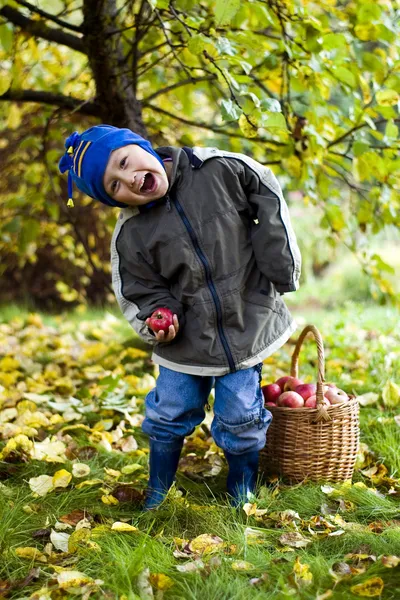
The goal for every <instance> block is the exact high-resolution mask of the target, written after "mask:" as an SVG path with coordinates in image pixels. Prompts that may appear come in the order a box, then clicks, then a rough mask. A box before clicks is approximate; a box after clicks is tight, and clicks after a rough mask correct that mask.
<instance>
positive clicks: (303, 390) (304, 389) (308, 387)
mask: <svg viewBox="0 0 400 600" xmlns="http://www.w3.org/2000/svg"><path fill="white" fill-rule="evenodd" d="M294 391H295V392H296V393H297V394H300V396H301V397H302V398H303V399H304V400H308V398H309V397H310V396H314V395H315V394H316V393H317V386H316V385H315V383H301V384H300V385H298V386H297V387H296V388H295V390H294Z"/></svg>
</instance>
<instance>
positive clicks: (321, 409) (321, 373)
mask: <svg viewBox="0 0 400 600" xmlns="http://www.w3.org/2000/svg"><path fill="white" fill-rule="evenodd" d="M309 333H312V335H313V336H314V338H315V341H316V344H317V353H318V378H317V393H316V396H317V403H316V406H317V409H318V415H317V421H320V420H321V419H323V420H324V421H330V420H331V417H330V415H328V411H327V410H326V408H325V406H324V404H323V400H324V388H323V385H324V382H325V353H324V343H323V341H322V336H321V334H320V332H319V331H318V329H317V328H316V327H315V325H306V326H305V327H304V329H303V331H302V332H301V334H300V336H299V339H298V340H297V342H296V346H295V348H294V352H293V355H292V362H291V366H290V375H291V376H292V377H298V374H299V364H298V359H299V354H300V350H301V346H302V344H303V342H304V340H305V338H306V337H307V335H308V334H309Z"/></svg>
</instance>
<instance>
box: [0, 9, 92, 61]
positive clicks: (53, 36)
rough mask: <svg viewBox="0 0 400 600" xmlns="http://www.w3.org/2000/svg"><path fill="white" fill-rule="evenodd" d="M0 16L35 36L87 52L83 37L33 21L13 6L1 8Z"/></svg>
mask: <svg viewBox="0 0 400 600" xmlns="http://www.w3.org/2000/svg"><path fill="white" fill-rule="evenodd" d="M0 16H1V17H4V18H5V19H7V21H10V23H13V25H17V26H18V27H21V29H22V30H23V31H27V32H28V33H31V34H32V35H33V36H37V37H40V38H43V39H44V40H48V41H49V42H56V43H57V44H62V45H63V46H68V48H72V50H76V51H77V52H82V53H83V54H85V49H84V46H83V41H82V38H80V37H78V36H76V35H72V34H70V33H65V31H62V30H61V29H55V28H53V27H48V26H47V25H45V24H44V23H43V22H42V21H32V19H28V17H24V15H21V13H20V12H19V11H18V10H15V8H12V7H11V6H4V7H3V8H0Z"/></svg>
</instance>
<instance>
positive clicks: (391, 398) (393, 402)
mask: <svg viewBox="0 0 400 600" xmlns="http://www.w3.org/2000/svg"><path fill="white" fill-rule="evenodd" d="M382 398H383V404H384V405H385V406H387V408H395V407H396V406H399V404H400V387H399V386H398V385H397V383H395V382H394V381H392V380H391V379H388V381H387V382H386V383H385V385H384V387H383V390H382Z"/></svg>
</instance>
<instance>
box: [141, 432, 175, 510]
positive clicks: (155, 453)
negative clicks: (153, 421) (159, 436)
mask: <svg viewBox="0 0 400 600" xmlns="http://www.w3.org/2000/svg"><path fill="white" fill-rule="evenodd" d="M182 445H183V438H182V439H181V440H178V441H175V442H157V441H155V440H150V478H149V482H148V487H147V494H146V502H145V504H144V510H151V509H153V508H157V507H158V506H159V505H160V504H161V503H162V501H163V500H164V498H165V496H166V495H167V492H168V490H169V488H170V487H171V485H172V484H173V482H174V479H175V473H176V470H177V468H178V462H179V457H180V455H181V450H182Z"/></svg>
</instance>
